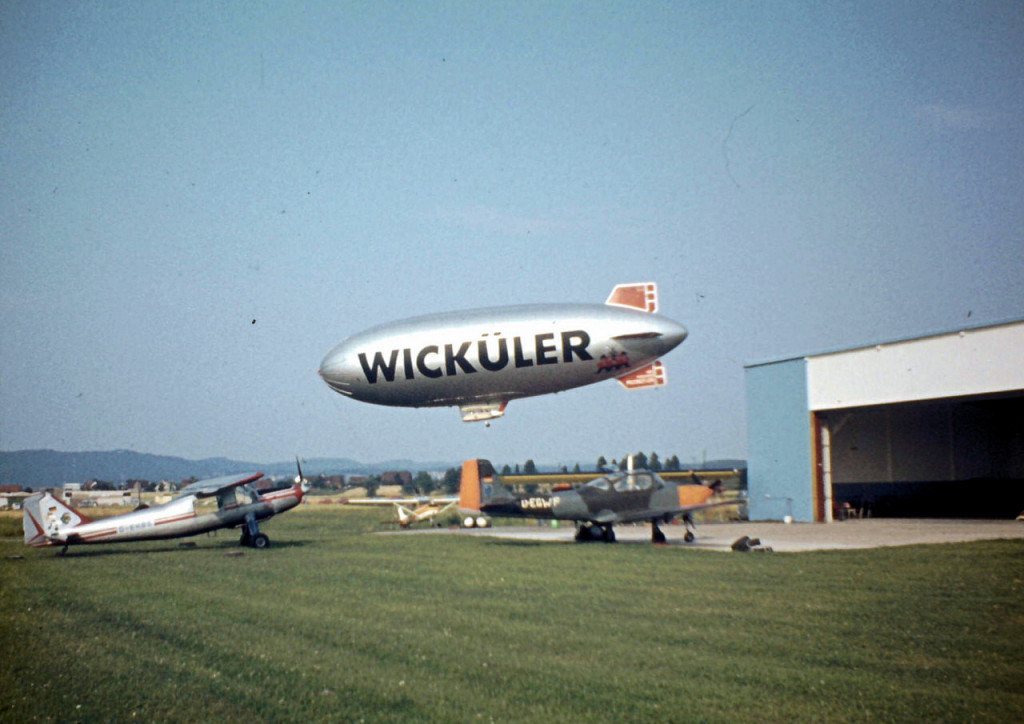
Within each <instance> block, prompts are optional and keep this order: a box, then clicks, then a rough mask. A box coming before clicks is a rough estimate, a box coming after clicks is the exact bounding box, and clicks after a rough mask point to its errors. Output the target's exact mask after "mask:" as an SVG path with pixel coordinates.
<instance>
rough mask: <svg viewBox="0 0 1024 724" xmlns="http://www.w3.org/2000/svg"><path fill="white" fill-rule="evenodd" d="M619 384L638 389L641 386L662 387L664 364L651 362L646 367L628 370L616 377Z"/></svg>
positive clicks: (629, 388)
mask: <svg viewBox="0 0 1024 724" xmlns="http://www.w3.org/2000/svg"><path fill="white" fill-rule="evenodd" d="M618 380H619V384H620V385H622V386H623V387H625V388H626V389H627V390H639V389H641V388H643V387H662V386H664V385H665V384H666V383H667V382H668V380H667V379H666V373H665V365H663V364H662V363H661V361H654V362H651V363H650V364H649V365H647V366H646V367H641V368H640V369H638V370H635V371H633V372H630V373H629V374H628V375H623V376H622V377H619V378H618Z"/></svg>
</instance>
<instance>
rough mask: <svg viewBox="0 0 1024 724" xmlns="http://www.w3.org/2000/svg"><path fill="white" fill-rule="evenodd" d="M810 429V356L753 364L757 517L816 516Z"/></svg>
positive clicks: (750, 400) (750, 387) (751, 444)
mask: <svg viewBox="0 0 1024 724" xmlns="http://www.w3.org/2000/svg"><path fill="white" fill-rule="evenodd" d="M809 427H810V413H809V412H808V401H807V360H806V359H805V358H803V357H800V358H798V359H793V360H788V361H783V362H774V363H769V364H763V365H752V366H749V367H747V435H748V442H747V476H748V479H749V480H750V481H756V484H755V483H754V482H751V485H750V490H749V495H750V497H749V498H748V501H747V508H748V511H749V515H750V519H751V520H782V519H783V518H785V517H786V516H792V518H793V519H794V520H801V521H813V520H814V502H813V499H812V495H811V486H810V480H809V479H810V471H811V465H812V457H811V456H812V452H813V450H812V444H811V440H810V437H809V435H808V429H809Z"/></svg>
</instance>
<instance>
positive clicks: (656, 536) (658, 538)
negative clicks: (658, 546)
mask: <svg viewBox="0 0 1024 724" xmlns="http://www.w3.org/2000/svg"><path fill="white" fill-rule="evenodd" d="M664 542H665V534H664V533H662V532H661V528H659V527H658V522H657V521H655V520H652V521H651V543H664Z"/></svg>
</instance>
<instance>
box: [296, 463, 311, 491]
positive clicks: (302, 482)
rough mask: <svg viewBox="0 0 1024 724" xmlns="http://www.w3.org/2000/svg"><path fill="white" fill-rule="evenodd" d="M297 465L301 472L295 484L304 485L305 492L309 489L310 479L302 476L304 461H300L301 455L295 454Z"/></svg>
mask: <svg viewBox="0 0 1024 724" xmlns="http://www.w3.org/2000/svg"><path fill="white" fill-rule="evenodd" d="M295 467H297V468H298V469H299V474H298V475H297V476H296V477H295V484H296V485H301V486H302V492H303V493H305V492H307V491H308V490H309V481H308V480H306V478H304V477H303V476H302V463H300V462H299V456H298V455H296V456H295Z"/></svg>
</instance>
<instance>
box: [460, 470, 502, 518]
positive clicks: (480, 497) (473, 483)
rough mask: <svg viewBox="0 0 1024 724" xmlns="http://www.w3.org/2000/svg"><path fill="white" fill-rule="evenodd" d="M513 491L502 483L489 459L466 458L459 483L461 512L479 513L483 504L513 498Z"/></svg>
mask: <svg viewBox="0 0 1024 724" xmlns="http://www.w3.org/2000/svg"><path fill="white" fill-rule="evenodd" d="M514 497H515V496H514V495H513V494H512V491H511V490H509V489H508V488H506V487H505V486H504V485H502V484H501V478H500V477H499V475H498V474H497V472H495V470H494V466H493V465H491V463H490V461H489V460H466V461H464V462H463V463H462V482H461V484H460V485H459V513H461V514H463V515H470V514H475V513H479V512H480V510H481V508H482V506H485V505H493V504H495V503H502V502H506V501H508V500H512V499H513V498H514Z"/></svg>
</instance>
